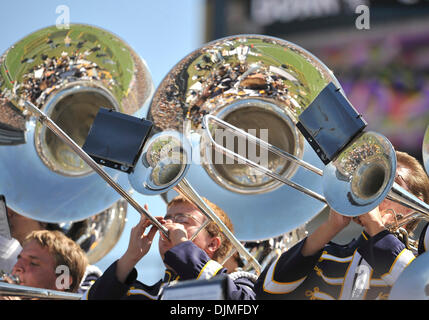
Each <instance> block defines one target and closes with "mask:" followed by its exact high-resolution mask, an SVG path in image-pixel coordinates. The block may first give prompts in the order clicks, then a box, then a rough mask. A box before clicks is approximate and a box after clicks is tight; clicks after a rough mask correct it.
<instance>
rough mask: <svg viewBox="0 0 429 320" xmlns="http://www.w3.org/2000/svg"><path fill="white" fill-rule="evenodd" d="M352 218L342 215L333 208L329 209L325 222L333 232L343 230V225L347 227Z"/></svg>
mask: <svg viewBox="0 0 429 320" xmlns="http://www.w3.org/2000/svg"><path fill="white" fill-rule="evenodd" d="M351 220H352V218H351V217H347V216H344V215H342V214H340V213H338V212H336V211H335V210H333V209H331V210H330V211H329V218H328V221H327V224H328V225H329V227H330V228H332V230H334V231H335V232H339V231H341V230H343V229H344V228H345V227H347V226H348V225H349V223H350V221H351Z"/></svg>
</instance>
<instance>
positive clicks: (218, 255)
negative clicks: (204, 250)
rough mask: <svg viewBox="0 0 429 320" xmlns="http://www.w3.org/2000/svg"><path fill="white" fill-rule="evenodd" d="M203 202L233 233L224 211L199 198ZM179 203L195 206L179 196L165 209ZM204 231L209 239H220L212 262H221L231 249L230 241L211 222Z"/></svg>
mask: <svg viewBox="0 0 429 320" xmlns="http://www.w3.org/2000/svg"><path fill="white" fill-rule="evenodd" d="M201 198H202V199H203V201H204V202H205V203H206V204H207V205H208V206H209V207H210V209H212V210H213V212H214V213H215V214H216V215H217V216H218V217H219V218H220V219H221V220H222V222H223V223H224V224H225V226H227V227H228V229H229V230H230V231H231V232H232V233H234V226H233V224H232V222H231V219H230V218H229V217H228V215H227V214H226V212H225V211H223V210H222V209H221V208H219V207H218V206H217V205H215V204H214V203H213V202H211V201H209V200H208V199H207V198H204V197H201ZM179 203H188V204H191V205H192V206H194V207H195V205H194V204H193V203H192V202H190V201H189V200H188V199H186V198H185V197H183V196H181V195H179V196H177V197H175V198H174V199H172V200H171V201H170V202H169V203H168V205H167V208H170V207H171V206H173V205H175V204H179ZM205 230H206V231H207V232H208V234H209V235H210V236H211V237H219V238H220V239H221V245H220V247H219V249H217V250H216V252H215V253H214V255H213V260H216V261H217V262H221V260H223V258H224V257H226V255H227V253H228V252H229V251H230V249H231V247H232V243H231V241H229V240H228V238H227V237H225V235H224V234H223V233H222V232H221V231H220V229H219V227H218V226H217V224H216V223H214V222H213V221H211V222H210V223H209V224H208V225H207V227H206V228H205Z"/></svg>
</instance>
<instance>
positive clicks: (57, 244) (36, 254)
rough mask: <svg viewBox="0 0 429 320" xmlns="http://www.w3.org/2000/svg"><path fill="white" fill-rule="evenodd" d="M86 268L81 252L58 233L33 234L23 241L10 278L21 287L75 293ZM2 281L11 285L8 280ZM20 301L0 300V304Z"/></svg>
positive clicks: (41, 232)
mask: <svg viewBox="0 0 429 320" xmlns="http://www.w3.org/2000/svg"><path fill="white" fill-rule="evenodd" d="M87 265H88V260H87V258H86V255H85V253H84V252H83V250H82V249H81V248H80V247H79V245H77V244H76V243H75V242H74V241H73V240H71V239H70V238H68V237H66V236H65V235H64V234H63V233H62V232H59V231H48V230H37V231H32V232H30V233H29V234H28V235H27V236H26V238H25V239H24V240H23V242H22V251H21V252H20V253H19V256H18V260H17V262H16V263H15V265H14V267H13V269H12V276H14V277H16V278H17V279H18V281H19V283H18V284H19V285H23V286H28V287H34V288H43V289H49V290H56V291H65V292H78V290H79V285H80V283H81V281H82V279H83V276H84V274H85V270H86V267H87ZM6 280H7V282H9V283H14V281H13V280H12V279H11V278H9V277H8V278H6ZM21 299H22V298H19V297H14V296H0V300H21ZM24 299H25V298H24Z"/></svg>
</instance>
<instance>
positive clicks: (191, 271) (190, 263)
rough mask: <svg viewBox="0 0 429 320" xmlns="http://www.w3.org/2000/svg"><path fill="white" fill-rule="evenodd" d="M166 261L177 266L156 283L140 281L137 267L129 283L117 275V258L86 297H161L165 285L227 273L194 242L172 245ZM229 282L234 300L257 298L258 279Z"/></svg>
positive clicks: (166, 272)
mask: <svg viewBox="0 0 429 320" xmlns="http://www.w3.org/2000/svg"><path fill="white" fill-rule="evenodd" d="M164 262H165V264H166V265H168V266H170V267H171V268H174V271H172V270H169V269H167V270H166V271H165V275H164V279H162V280H160V281H158V282H157V283H156V284H154V285H152V286H148V285H145V284H143V283H141V282H139V281H137V280H136V279H137V270H136V269H135V268H134V269H133V270H132V271H131V272H130V274H129V275H128V277H127V279H126V280H125V283H121V282H119V281H118V279H117V277H116V264H117V261H115V262H114V263H113V264H112V265H111V266H110V267H109V268H108V269H107V270H106V271H105V272H104V273H103V275H102V276H101V277H100V278H99V279H97V281H95V283H94V284H93V285H92V287H91V288H90V289H89V290H88V292H87V294H86V295H85V296H84V297H83V299H89V300H95V299H101V300H108V299H114V300H118V299H133V300H140V299H142V300H157V299H159V298H160V296H161V295H162V288H163V287H164V286H165V285H167V284H169V283H171V282H173V281H181V280H182V281H183V280H191V279H210V278H212V277H214V276H216V275H219V274H224V273H225V274H226V273H227V270H226V269H225V268H223V266H222V265H220V264H219V263H217V262H216V261H214V260H211V259H210V258H209V257H208V256H207V254H206V253H205V252H204V251H203V250H202V249H200V248H199V247H198V246H196V245H195V244H194V243H193V242H191V241H186V242H183V243H180V244H178V245H177V246H175V247H173V248H171V249H170V250H168V251H167V252H166V253H165V258H164ZM227 281H229V283H228V285H227V288H228V292H227V297H226V298H227V299H231V300H254V299H255V293H254V291H253V285H254V282H253V281H251V280H250V279H248V278H245V277H241V278H238V279H234V280H233V279H232V278H230V277H228V279H227Z"/></svg>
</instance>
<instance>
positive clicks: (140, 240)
mask: <svg viewBox="0 0 429 320" xmlns="http://www.w3.org/2000/svg"><path fill="white" fill-rule="evenodd" d="M144 208H145V209H146V210H148V206H147V204H145V205H144ZM156 219H158V221H160V222H161V223H163V220H164V218H162V217H156ZM151 225H152V223H151V221H150V220H149V219H147V218H146V217H145V216H144V215H142V216H141V218H140V221H139V223H138V224H137V225H136V226H135V227H134V228H132V229H131V234H130V241H129V244H128V248H127V251H126V252H125V253H124V255H123V256H122V257H121V258H120V259H119V260H118V264H117V268H116V269H117V270H116V275H117V277H118V280H119V281H121V282H124V281H125V279H126V278H127V276H128V274H129V273H130V272H131V270H132V269H133V268H134V266H135V265H136V264H137V262H139V261H140V259H142V258H143V257H144V256H145V255H146V254H147V253H148V252H149V249H150V247H151V245H152V241H153V238H154V237H155V234H156V232H157V231H158V229H157V227H156V226H154V225H152V227H151V228H150V229H149V231H148V232H147V234H145V231H146V228H147V227H149V226H151Z"/></svg>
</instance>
